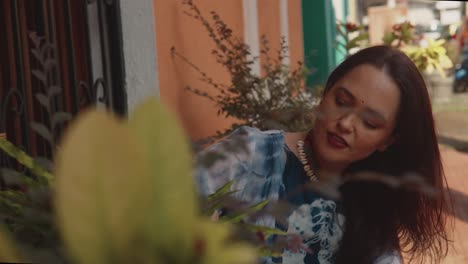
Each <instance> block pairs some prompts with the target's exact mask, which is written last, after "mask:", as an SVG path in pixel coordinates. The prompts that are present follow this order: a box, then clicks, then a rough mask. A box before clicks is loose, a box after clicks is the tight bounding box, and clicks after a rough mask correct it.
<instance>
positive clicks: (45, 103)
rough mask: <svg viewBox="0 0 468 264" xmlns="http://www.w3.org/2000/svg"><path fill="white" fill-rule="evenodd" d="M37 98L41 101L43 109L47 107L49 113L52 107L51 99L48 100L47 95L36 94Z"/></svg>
mask: <svg viewBox="0 0 468 264" xmlns="http://www.w3.org/2000/svg"><path fill="white" fill-rule="evenodd" d="M35 96H36V99H37V101H39V103H40V104H41V105H42V106H43V107H45V108H46V109H47V111H49V106H50V103H49V98H47V96H45V94H43V93H36V94H35Z"/></svg>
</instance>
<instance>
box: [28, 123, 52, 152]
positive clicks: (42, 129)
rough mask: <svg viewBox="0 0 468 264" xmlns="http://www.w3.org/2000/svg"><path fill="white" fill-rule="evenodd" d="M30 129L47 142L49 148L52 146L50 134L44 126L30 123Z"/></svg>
mask: <svg viewBox="0 0 468 264" xmlns="http://www.w3.org/2000/svg"><path fill="white" fill-rule="evenodd" d="M31 129H32V130H34V131H35V132H36V133H38V134H39V135H40V136H41V137H42V138H44V139H45V140H47V142H49V144H50V145H51V146H52V145H53V142H54V140H53V136H52V133H51V132H50V130H49V129H48V128H47V127H46V126H45V125H43V124H40V123H37V122H31Z"/></svg>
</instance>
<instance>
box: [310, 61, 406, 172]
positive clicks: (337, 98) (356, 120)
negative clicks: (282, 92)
mask: <svg viewBox="0 0 468 264" xmlns="http://www.w3.org/2000/svg"><path fill="white" fill-rule="evenodd" d="M399 104H400V89H399V88H398V86H397V85H396V83H395V82H394V81H393V80H392V79H391V78H390V77H389V76H388V75H387V73H385V72H384V71H383V70H379V69H377V68H376V67H374V66H372V65H370V64H362V65H359V66H357V67H355V68H354V69H352V70H351V71H349V72H348V73H347V74H346V75H345V76H343V77H342V78H341V79H340V80H338V81H337V82H336V83H335V85H334V86H333V87H332V88H331V89H330V90H329V91H328V92H327V93H326V94H325V95H324V97H323V98H322V101H321V103H320V105H319V107H318V114H317V121H316V124H315V127H314V129H313V131H312V133H313V137H312V144H313V149H314V153H315V156H316V159H317V162H318V165H319V166H320V167H321V168H323V169H328V170H343V169H345V168H346V167H347V166H349V165H350V164H351V163H353V162H356V161H359V160H362V159H364V158H366V157H367V156H369V155H370V154H372V153H373V152H375V151H383V150H385V148H386V147H388V146H389V145H391V144H392V142H393V140H394V137H393V136H394V135H393V130H394V128H395V123H396V118H397V114H398V108H399Z"/></svg>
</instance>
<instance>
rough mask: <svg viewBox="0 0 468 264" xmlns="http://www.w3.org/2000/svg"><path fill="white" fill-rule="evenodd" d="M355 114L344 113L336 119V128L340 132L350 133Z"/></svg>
mask: <svg viewBox="0 0 468 264" xmlns="http://www.w3.org/2000/svg"><path fill="white" fill-rule="evenodd" d="M355 119H356V118H355V115H354V114H353V113H346V114H344V115H343V116H341V117H340V119H338V123H337V126H338V130H339V131H340V132H342V133H350V132H352V131H353V127H354V122H355Z"/></svg>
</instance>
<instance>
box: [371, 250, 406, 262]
mask: <svg viewBox="0 0 468 264" xmlns="http://www.w3.org/2000/svg"><path fill="white" fill-rule="evenodd" d="M374 264H403V258H402V257H401V254H400V252H399V251H398V250H393V251H389V252H387V253H385V254H382V255H381V256H380V257H379V258H377V260H375V262H374Z"/></svg>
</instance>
